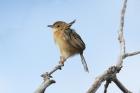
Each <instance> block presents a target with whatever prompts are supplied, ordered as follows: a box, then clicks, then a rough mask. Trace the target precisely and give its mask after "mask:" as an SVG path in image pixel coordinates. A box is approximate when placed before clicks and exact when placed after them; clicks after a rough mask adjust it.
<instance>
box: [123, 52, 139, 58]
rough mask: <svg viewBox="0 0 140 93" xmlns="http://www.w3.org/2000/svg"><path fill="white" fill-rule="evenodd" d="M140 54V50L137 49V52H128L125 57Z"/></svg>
mask: <svg viewBox="0 0 140 93" xmlns="http://www.w3.org/2000/svg"><path fill="white" fill-rule="evenodd" d="M138 54H140V51H136V52H132V53H126V54H125V58H126V57H129V56H135V55H138Z"/></svg>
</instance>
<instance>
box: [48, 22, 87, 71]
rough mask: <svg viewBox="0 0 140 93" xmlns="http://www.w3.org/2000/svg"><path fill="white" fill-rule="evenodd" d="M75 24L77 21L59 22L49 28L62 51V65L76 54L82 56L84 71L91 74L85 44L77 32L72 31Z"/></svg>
mask: <svg viewBox="0 0 140 93" xmlns="http://www.w3.org/2000/svg"><path fill="white" fill-rule="evenodd" d="M74 23H75V20H74V21H72V22H70V23H66V22H63V21H57V22H55V23H54V24H53V25H48V27H51V28H52V31H53V36H54V40H55V42H56V44H57V45H58V47H59V49H60V54H61V56H60V63H61V64H64V62H65V61H66V60H67V59H68V58H69V57H71V56H74V55H75V54H80V57H81V61H82V64H83V66H84V69H85V71H86V72H89V70H88V67H87V63H86V61H85V58H84V56H83V51H84V50H85V43H84V42H83V40H82V38H81V37H80V36H79V35H78V34H77V33H76V32H75V30H74V29H71V26H72V25H73V24H74Z"/></svg>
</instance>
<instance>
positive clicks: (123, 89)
mask: <svg viewBox="0 0 140 93" xmlns="http://www.w3.org/2000/svg"><path fill="white" fill-rule="evenodd" d="M113 82H114V83H115V84H116V85H117V86H118V87H119V88H120V90H122V91H123V93H132V92H131V91H129V90H128V89H127V88H126V87H125V86H124V85H123V84H122V83H121V82H120V81H119V80H118V79H117V78H114V79H113Z"/></svg>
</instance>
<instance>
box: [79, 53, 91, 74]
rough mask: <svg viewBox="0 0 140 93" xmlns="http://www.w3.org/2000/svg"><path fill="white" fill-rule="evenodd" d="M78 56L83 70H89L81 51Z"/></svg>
mask: <svg viewBox="0 0 140 93" xmlns="http://www.w3.org/2000/svg"><path fill="white" fill-rule="evenodd" d="M80 56H81V62H82V64H83V66H84V70H85V71H86V72H89V70H88V66H87V63H86V60H85V58H84V56H83V53H81V54H80Z"/></svg>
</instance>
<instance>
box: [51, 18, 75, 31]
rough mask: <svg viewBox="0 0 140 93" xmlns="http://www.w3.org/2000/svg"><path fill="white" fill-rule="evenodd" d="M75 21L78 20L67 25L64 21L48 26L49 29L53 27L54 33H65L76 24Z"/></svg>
mask: <svg viewBox="0 0 140 93" xmlns="http://www.w3.org/2000/svg"><path fill="white" fill-rule="evenodd" d="M75 21H76V20H74V21H72V22H70V23H66V22H64V21H57V22H55V23H54V24H53V25H48V27H51V28H52V29H53V31H64V30H66V29H69V28H70V27H71V26H72V25H73V24H74V23H75Z"/></svg>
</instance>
